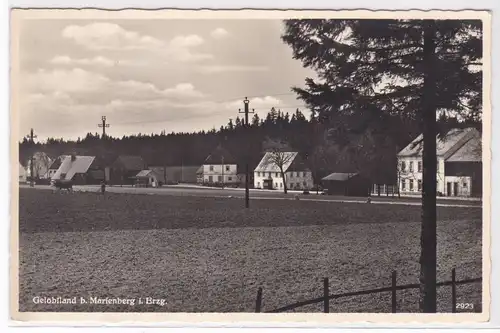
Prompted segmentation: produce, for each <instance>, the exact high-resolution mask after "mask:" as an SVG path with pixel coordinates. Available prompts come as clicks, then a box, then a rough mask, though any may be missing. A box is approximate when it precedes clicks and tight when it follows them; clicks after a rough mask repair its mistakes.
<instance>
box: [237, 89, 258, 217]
mask: <svg viewBox="0 0 500 333" xmlns="http://www.w3.org/2000/svg"><path fill="white" fill-rule="evenodd" d="M243 104H244V110H243V111H241V109H239V110H238V112H239V113H244V114H245V128H246V129H247V130H248V114H249V113H254V112H255V110H254V109H252V111H250V109H249V104H250V101H249V100H248V98H246V97H245V99H244V100H243ZM249 178H250V172H249V167H248V152H247V156H246V157H245V208H248V207H250V190H249V186H248V180H249Z"/></svg>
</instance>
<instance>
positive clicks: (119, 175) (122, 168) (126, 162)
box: [105, 155, 147, 185]
mask: <svg viewBox="0 0 500 333" xmlns="http://www.w3.org/2000/svg"><path fill="white" fill-rule="evenodd" d="M146 169H147V165H146V162H144V160H143V159H142V157H140V156H131V155H120V156H118V157H117V158H116V160H115V161H114V162H113V163H112V164H111V165H110V166H109V167H106V169H105V173H106V179H109V183H110V184H114V185H132V184H133V183H134V177H135V176H136V175H137V174H138V173H139V172H140V171H142V170H146Z"/></svg>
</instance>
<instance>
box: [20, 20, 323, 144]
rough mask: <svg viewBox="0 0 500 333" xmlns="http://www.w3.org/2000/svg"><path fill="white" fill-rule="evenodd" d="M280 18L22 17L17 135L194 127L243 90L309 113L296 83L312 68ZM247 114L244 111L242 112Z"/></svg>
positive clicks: (234, 104) (260, 109)
mask: <svg viewBox="0 0 500 333" xmlns="http://www.w3.org/2000/svg"><path fill="white" fill-rule="evenodd" d="M282 29H283V22H282V21H279V20H255V19H254V20H207V19H205V20H201V19H200V20H180V19H179V20H175V19H169V20H123V19H122V20H106V21H104V20H99V21H96V20H61V19H57V20H55V19H52V20H26V21H23V24H22V27H21V31H20V39H19V57H20V58H19V68H20V72H19V82H20V84H19V95H18V96H19V97H20V98H19V99H20V110H19V112H20V135H21V137H22V136H24V135H25V134H27V133H28V132H29V130H30V128H34V130H35V134H36V135H37V137H38V139H39V140H45V139H46V138H48V137H56V138H64V139H76V138H78V137H84V136H85V135H86V133H88V132H92V133H95V132H99V133H100V132H101V129H100V128H99V127H98V126H97V125H98V124H99V123H100V122H101V117H102V116H106V118H107V121H108V123H109V124H110V127H109V128H107V129H106V133H107V134H109V135H111V136H114V137H121V136H123V135H130V134H137V133H143V134H150V133H160V132H161V131H162V130H165V131H166V132H167V133H170V132H191V131H198V130H202V129H204V130H210V129H212V128H214V127H215V128H217V129H218V128H219V127H220V126H221V125H226V124H227V123H228V120H229V118H232V119H233V120H234V119H235V118H236V116H238V109H239V108H243V99H244V97H246V96H248V98H249V100H250V108H254V109H255V112H256V113H257V114H259V116H263V115H265V114H266V113H267V112H268V111H269V110H270V108H271V107H276V108H277V109H281V110H282V111H285V112H286V111H288V112H294V111H295V109H296V108H300V109H301V110H302V111H303V112H304V113H305V114H308V112H307V110H306V109H305V108H304V106H303V105H304V104H303V102H302V101H300V100H297V99H296V95H295V94H294V93H292V92H291V87H293V86H303V85H304V80H305V78H306V77H314V72H312V71H311V70H309V69H305V68H303V66H302V63H301V62H300V61H298V60H294V59H293V58H292V50H291V48H290V47H289V46H288V45H285V44H284V43H283V42H282V41H281V39H280V36H281V34H282V32H283V30H282ZM240 116H241V115H240Z"/></svg>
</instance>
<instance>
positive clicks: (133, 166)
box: [115, 155, 146, 171]
mask: <svg viewBox="0 0 500 333" xmlns="http://www.w3.org/2000/svg"><path fill="white" fill-rule="evenodd" d="M115 163H119V164H120V165H121V166H122V167H123V168H125V169H126V170H133V171H141V170H144V168H145V164H146V163H144V160H143V159H142V157H140V156H131V155H120V156H118V158H117V159H116V162H115Z"/></svg>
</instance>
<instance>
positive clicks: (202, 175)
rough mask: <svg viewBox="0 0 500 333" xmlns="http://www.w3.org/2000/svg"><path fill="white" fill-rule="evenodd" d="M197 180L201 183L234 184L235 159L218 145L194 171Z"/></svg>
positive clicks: (236, 175)
mask: <svg viewBox="0 0 500 333" xmlns="http://www.w3.org/2000/svg"><path fill="white" fill-rule="evenodd" d="M196 175H197V182H198V183H202V184H226V185H236V184H238V183H239V180H238V166H237V162H236V159H235V158H234V157H233V156H231V154H230V153H229V152H228V151H227V150H226V149H224V148H222V147H221V146H218V147H217V148H216V149H215V150H214V151H213V152H212V153H211V154H210V155H208V157H207V158H206V159H205V161H204V162H203V165H202V166H201V168H198V170H197V171H196Z"/></svg>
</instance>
